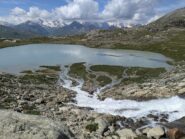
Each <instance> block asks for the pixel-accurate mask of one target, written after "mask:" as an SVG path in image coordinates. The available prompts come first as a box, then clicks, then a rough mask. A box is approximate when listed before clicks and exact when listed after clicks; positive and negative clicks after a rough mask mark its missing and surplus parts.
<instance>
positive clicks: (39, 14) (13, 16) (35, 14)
mask: <svg viewBox="0 0 185 139" xmlns="http://www.w3.org/2000/svg"><path fill="white" fill-rule="evenodd" d="M50 16H51V14H50V13H49V12H48V11H47V10H42V9H39V8H38V7H30V8H29V10H28V11H25V10H24V9H22V8H20V7H16V8H14V9H12V10H11V12H10V15H9V16H7V17H1V18H0V19H1V20H4V21H7V22H10V23H13V24H19V23H22V22H26V21H28V20H38V19H40V18H41V19H48V20H49V19H50Z"/></svg>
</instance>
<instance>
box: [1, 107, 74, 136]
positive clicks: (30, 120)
mask: <svg viewBox="0 0 185 139" xmlns="http://www.w3.org/2000/svg"><path fill="white" fill-rule="evenodd" d="M0 121H1V122H0V138H1V139H71V138H73V137H72V135H71V133H70V132H69V130H68V128H67V126H65V125H64V124H63V123H61V122H55V121H52V120H50V119H48V118H44V117H41V116H33V115H25V114H21V113H17V112H12V111H5V110H0Z"/></svg>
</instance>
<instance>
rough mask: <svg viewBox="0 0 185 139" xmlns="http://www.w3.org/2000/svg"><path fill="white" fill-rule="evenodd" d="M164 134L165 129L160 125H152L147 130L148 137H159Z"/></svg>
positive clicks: (155, 138)
mask: <svg viewBox="0 0 185 139" xmlns="http://www.w3.org/2000/svg"><path fill="white" fill-rule="evenodd" d="M164 135H165V131H164V129H163V128H162V127H154V128H151V129H149V130H148V132H147V137H148V138H151V139H152V138H154V139H159V138H160V137H162V136H164Z"/></svg>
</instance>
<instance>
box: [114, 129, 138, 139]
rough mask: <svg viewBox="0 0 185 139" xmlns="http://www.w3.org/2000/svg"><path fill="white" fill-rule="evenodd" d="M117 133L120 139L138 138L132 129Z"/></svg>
mask: <svg viewBox="0 0 185 139" xmlns="http://www.w3.org/2000/svg"><path fill="white" fill-rule="evenodd" d="M116 133H117V134H118V135H119V137H120V139H134V138H136V137H137V135H136V134H135V133H134V132H133V131H132V130H131V129H121V130H117V131H116Z"/></svg>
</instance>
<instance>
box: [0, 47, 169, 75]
mask: <svg viewBox="0 0 185 139" xmlns="http://www.w3.org/2000/svg"><path fill="white" fill-rule="evenodd" d="M0 57H1V58H0V71H1V72H9V73H18V72H20V71H23V70H29V69H35V68H38V67H39V66H41V65H48V66H52V65H69V64H73V63H78V62H85V63H87V64H90V65H114V66H125V67H150V68H158V67H163V68H169V67H171V66H170V65H169V64H167V61H168V60H170V59H169V58H167V57H165V56H163V55H161V54H158V53H152V52H143V51H134V50H112V49H97V48H88V47H84V46H80V45H63V44H30V45H22V46H17V47H9V48H3V49H0Z"/></svg>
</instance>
